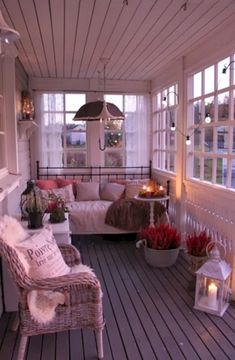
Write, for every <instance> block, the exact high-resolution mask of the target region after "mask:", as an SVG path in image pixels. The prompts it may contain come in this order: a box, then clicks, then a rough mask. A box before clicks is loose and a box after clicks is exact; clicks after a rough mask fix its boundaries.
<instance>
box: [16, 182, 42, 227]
mask: <svg viewBox="0 0 235 360" xmlns="http://www.w3.org/2000/svg"><path fill="white" fill-rule="evenodd" d="M29 190H30V191H28V192H27V193H26V194H25V197H24V201H23V203H22V207H23V209H24V211H25V212H26V213H27V214H28V227H29V228H30V229H37V228H40V227H42V226H43V223H42V220H43V215H44V213H45V211H46V209H47V204H48V201H47V200H46V199H44V198H43V197H42V196H41V194H40V191H37V190H36V188H35V186H34V183H33V182H31V183H30V188H29Z"/></svg>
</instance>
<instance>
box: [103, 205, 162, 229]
mask: <svg viewBox="0 0 235 360" xmlns="http://www.w3.org/2000/svg"><path fill="white" fill-rule="evenodd" d="M149 212H150V206H149V203H147V202H144V201H139V200H135V199H120V200H117V201H114V202H113V203H112V204H111V205H110V207H109V208H108V210H107V213H106V217H105V223H106V224H108V225H111V226H114V227H117V228H119V229H122V230H127V231H139V230H140V229H141V228H143V227H146V226H148V225H149ZM154 220H155V223H157V224H160V223H168V222H169V219H168V215H167V213H166V208H165V206H164V205H163V204H161V203H160V202H155V203H154Z"/></svg>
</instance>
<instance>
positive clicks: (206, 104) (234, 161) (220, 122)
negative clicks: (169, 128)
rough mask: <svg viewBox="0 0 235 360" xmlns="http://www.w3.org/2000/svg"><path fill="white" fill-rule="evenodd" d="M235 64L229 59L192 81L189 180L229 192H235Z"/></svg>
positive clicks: (190, 92) (190, 85) (188, 157)
mask: <svg viewBox="0 0 235 360" xmlns="http://www.w3.org/2000/svg"><path fill="white" fill-rule="evenodd" d="M233 60H234V56H231V57H227V58H225V59H223V60H221V61H219V62H218V63H216V64H214V65H211V66H209V67H208V68H206V69H203V70H202V71H200V72H197V73H196V74H193V75H192V76H190V77H189V79H188V89H189V96H188V129H187V133H188V134H189V135H190V138H191V145H190V146H189V147H188V148H187V149H188V154H187V176H188V177H191V178H196V179H200V180H204V181H207V182H210V183H213V184H217V185H222V186H225V187H227V188H235V166H234V165H235V111H234V109H235V103H234V98H235V96H234V95H235V78H234V66H233V65H234V63H233ZM231 62H232V63H231ZM230 65H231V66H230ZM224 69H226V70H224ZM206 116H209V117H210V118H211V122H210V123H206V122H205V121H204V120H205V118H206Z"/></svg>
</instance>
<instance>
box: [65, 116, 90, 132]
mask: <svg viewBox="0 0 235 360" xmlns="http://www.w3.org/2000/svg"><path fill="white" fill-rule="evenodd" d="M65 119H66V129H67V130H71V129H73V130H77V131H86V121H82V120H79V121H73V120H71V115H70V114H66V115H65Z"/></svg>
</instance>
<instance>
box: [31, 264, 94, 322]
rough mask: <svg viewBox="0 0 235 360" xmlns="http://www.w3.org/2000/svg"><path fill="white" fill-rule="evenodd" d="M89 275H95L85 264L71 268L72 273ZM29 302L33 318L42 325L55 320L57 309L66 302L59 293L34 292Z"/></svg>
mask: <svg viewBox="0 0 235 360" xmlns="http://www.w3.org/2000/svg"><path fill="white" fill-rule="evenodd" d="M81 272H85V273H89V274H92V275H94V273H93V270H92V269H91V268H90V267H88V266H86V265H83V264H79V265H76V266H74V267H72V268H71V273H73V274H75V273H76V274H77V273H81ZM27 302H28V307H29V311H30V314H31V316H32V318H33V319H34V320H35V321H37V322H38V323H41V324H46V323H48V322H50V321H52V320H53V318H54V316H55V314H56V307H57V306H58V305H62V304H64V302H65V296H64V294H62V293H60V292H58V291H48V290H32V291H30V292H29V293H28V296H27Z"/></svg>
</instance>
